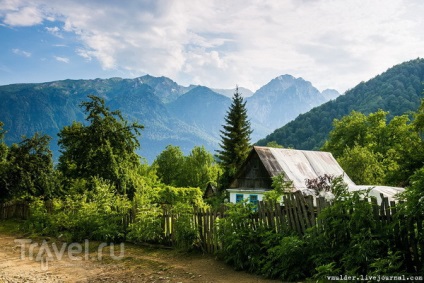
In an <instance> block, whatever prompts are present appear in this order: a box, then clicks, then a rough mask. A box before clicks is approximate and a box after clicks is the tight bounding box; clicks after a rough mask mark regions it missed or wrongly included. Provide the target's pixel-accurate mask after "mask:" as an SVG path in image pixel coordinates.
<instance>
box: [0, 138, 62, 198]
mask: <svg viewBox="0 0 424 283" xmlns="http://www.w3.org/2000/svg"><path fill="white" fill-rule="evenodd" d="M50 139H51V138H50V137H49V136H47V135H40V134H38V133H36V134H35V135H34V136H33V137H31V138H26V137H24V138H23V140H22V141H21V142H20V143H19V144H13V145H12V146H11V147H10V148H9V149H8V151H7V154H6V159H4V158H3V161H1V163H2V169H1V172H0V176H1V177H0V187H1V188H0V191H1V192H2V193H1V197H2V198H6V199H7V198H19V197H25V196H44V197H47V198H50V197H52V195H53V194H54V189H55V188H54V187H55V186H54V183H53V182H54V169H53V160H52V153H51V151H50V149H49V142H50Z"/></svg>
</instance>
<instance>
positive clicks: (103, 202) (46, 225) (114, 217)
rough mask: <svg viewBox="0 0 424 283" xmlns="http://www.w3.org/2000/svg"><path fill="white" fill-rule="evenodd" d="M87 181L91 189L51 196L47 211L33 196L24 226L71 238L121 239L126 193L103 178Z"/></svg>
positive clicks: (125, 211)
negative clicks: (29, 215) (118, 190)
mask: <svg viewBox="0 0 424 283" xmlns="http://www.w3.org/2000/svg"><path fill="white" fill-rule="evenodd" d="M91 185H92V187H93V190H92V191H85V192H84V193H83V194H80V195H79V194H73V195H68V196H66V197H65V198H64V199H54V200H53V207H52V211H51V212H49V213H47V210H46V207H45V203H44V202H43V201H42V200H40V199H33V201H32V202H31V205H30V207H31V211H32V215H31V217H30V219H29V220H28V223H29V224H27V225H26V227H27V229H28V230H31V231H33V232H37V233H41V234H49V235H53V236H60V235H67V238H68V239H67V240H71V241H83V240H84V239H90V240H100V241H117V240H122V239H124V238H125V234H126V231H125V227H124V225H123V224H124V223H123V218H124V216H125V215H126V214H127V213H128V210H129V207H130V202H129V201H128V199H127V198H126V196H121V195H117V194H116V193H115V191H114V187H113V186H112V185H111V184H109V183H108V182H106V181H103V180H101V179H97V178H94V179H92V182H91Z"/></svg>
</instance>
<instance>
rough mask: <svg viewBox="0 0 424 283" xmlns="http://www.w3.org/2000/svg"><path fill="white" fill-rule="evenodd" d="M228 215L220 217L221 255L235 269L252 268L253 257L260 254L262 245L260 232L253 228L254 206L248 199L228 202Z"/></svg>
mask: <svg viewBox="0 0 424 283" xmlns="http://www.w3.org/2000/svg"><path fill="white" fill-rule="evenodd" d="M227 206H228V210H227V211H226V217H224V218H222V219H219V221H218V227H219V239H220V241H221V243H222V249H221V250H219V251H218V253H219V256H220V257H222V258H223V259H224V261H225V262H226V263H228V264H230V265H232V266H234V268H235V269H237V270H241V269H247V270H249V269H252V268H253V266H254V262H253V259H254V258H253V257H252V256H254V255H257V254H259V252H260V250H261V247H260V243H259V242H258V241H257V237H258V234H257V233H256V232H255V231H254V229H252V227H251V221H250V217H251V215H252V214H253V211H254V206H253V205H252V204H251V203H247V201H246V200H245V201H242V202H239V203H236V204H227Z"/></svg>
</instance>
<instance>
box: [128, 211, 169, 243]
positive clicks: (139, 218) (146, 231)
mask: <svg viewBox="0 0 424 283" xmlns="http://www.w3.org/2000/svg"><path fill="white" fill-rule="evenodd" d="M162 215H163V209H162V207H160V206H159V205H157V204H147V205H144V206H143V207H140V208H138V210H137V214H136V217H135V221H134V222H133V223H131V224H130V226H129V233H128V240H130V241H133V242H138V243H149V242H150V243H162V242H163V240H164V234H163V228H162V221H161V220H162V218H161V216H162Z"/></svg>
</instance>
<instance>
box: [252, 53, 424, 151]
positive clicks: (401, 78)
mask: <svg viewBox="0 0 424 283" xmlns="http://www.w3.org/2000/svg"><path fill="white" fill-rule="evenodd" d="M423 81H424V59H416V60H411V61H408V62H405V63H402V64H399V65H396V66H394V67H392V68H390V69H388V70H387V71H386V72H384V73H383V74H381V75H378V76H376V77H375V78H373V79H371V80H369V81H367V82H361V83H360V84H359V85H357V86H356V87H354V88H353V89H351V90H349V91H347V92H346V93H345V95H342V96H339V97H338V98H337V99H335V100H331V101H329V102H327V103H325V104H323V105H321V106H318V107H315V108H313V109H312V110H311V111H309V112H307V113H305V114H302V115H299V116H298V117H297V118H296V119H295V120H293V121H291V122H290V123H288V124H287V125H285V126H283V127H281V128H279V129H277V130H275V131H274V132H273V133H272V134H270V135H268V136H267V137H266V138H264V139H262V140H259V141H258V142H257V144H258V145H265V144H267V143H268V142H270V141H276V142H277V143H279V144H281V145H283V146H285V147H293V148H296V149H318V148H320V147H321V146H322V145H323V143H324V141H325V140H326V139H327V136H328V134H329V132H330V131H331V129H332V121H333V120H334V119H335V118H337V119H340V118H341V117H343V116H345V115H347V114H349V113H350V112H351V111H352V110H356V111H359V112H362V113H364V114H369V113H372V112H375V111H377V110H378V109H383V110H385V111H389V112H390V114H389V118H391V117H393V116H396V115H401V114H404V113H406V112H408V111H415V110H416V109H417V108H418V106H419V104H420V99H421V98H422V97H423V95H422V93H423Z"/></svg>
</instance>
